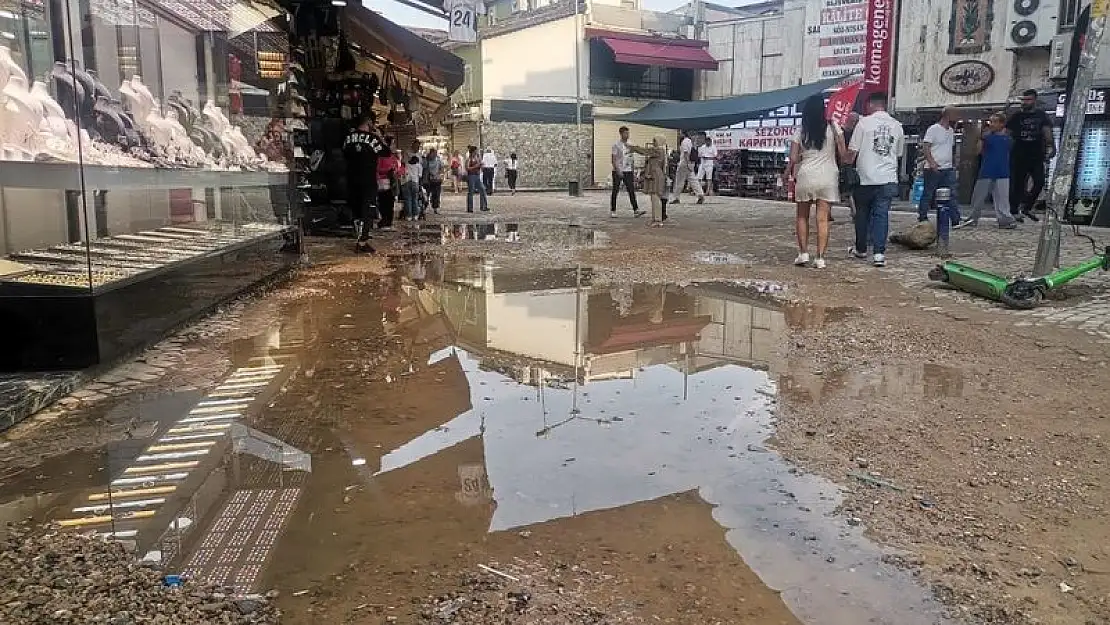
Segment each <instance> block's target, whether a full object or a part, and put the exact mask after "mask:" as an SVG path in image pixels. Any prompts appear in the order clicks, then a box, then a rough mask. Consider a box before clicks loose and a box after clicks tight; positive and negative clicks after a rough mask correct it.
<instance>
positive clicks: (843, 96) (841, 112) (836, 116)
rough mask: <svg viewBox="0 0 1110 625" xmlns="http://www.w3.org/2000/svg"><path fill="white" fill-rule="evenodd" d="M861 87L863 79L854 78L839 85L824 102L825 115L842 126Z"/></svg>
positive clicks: (853, 105) (854, 103)
mask: <svg viewBox="0 0 1110 625" xmlns="http://www.w3.org/2000/svg"><path fill="white" fill-rule="evenodd" d="M862 87H863V80H862V79H860V78H856V79H853V80H849V81H848V82H846V83H844V84H843V85H841V87H840V88H839V89H837V90H836V91H835V92H833V94H832V95H831V96H829V101H828V102H827V103H825V117H827V118H828V119H829V121H831V122H833V123H835V124H836V125H838V126H843V125H844V122H845V121H847V120H848V115H849V114H850V113H851V112H852V108H853V107H855V105H856V98H857V97H859V91H860V89H861V88H862Z"/></svg>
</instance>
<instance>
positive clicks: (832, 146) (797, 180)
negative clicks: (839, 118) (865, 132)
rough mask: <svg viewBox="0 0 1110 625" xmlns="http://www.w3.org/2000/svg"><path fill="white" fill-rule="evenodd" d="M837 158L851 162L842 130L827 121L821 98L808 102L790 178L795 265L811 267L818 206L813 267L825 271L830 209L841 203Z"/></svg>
mask: <svg viewBox="0 0 1110 625" xmlns="http://www.w3.org/2000/svg"><path fill="white" fill-rule="evenodd" d="M837 155H839V156H840V158H841V159H844V160H847V156H848V148H847V146H846V145H845V143H844V134H843V133H842V132H841V131H840V128H838V127H837V126H836V124H833V123H831V122H829V121H828V120H827V119H825V101H824V99H823V98H822V97H821V96H819V95H816V96H813V97H811V98H809V99H808V100H806V102H805V105H804V106H803V108H802V127H801V129H800V130H798V132H797V133H796V134H795V135H794V138H793V139H791V141H790V164H789V165H787V177H793V178H794V201H795V202H796V203H797V211H796V213H795V223H796V228H797V231H796V234H797V237H798V257H797V258H795V259H794V264H795V265H798V266H804V265H808V264H809V263H810V257H809V208H810V206H812V205H813V204H817V258H816V259H814V261H813V266H814V267H816V268H817V269H824V268H825V251H826V250H827V249H828V247H829V208H830V205H831V204H832V203H833V202H838V201H840V193H839V187H840V173H839V168H838V167H837Z"/></svg>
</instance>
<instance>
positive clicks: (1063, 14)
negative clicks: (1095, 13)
mask: <svg viewBox="0 0 1110 625" xmlns="http://www.w3.org/2000/svg"><path fill="white" fill-rule="evenodd" d="M1082 9H1083V3H1082V2H1080V1H1079V0H1060V21H1059V23H1058V26H1059V29H1060V31H1069V30H1072V29H1073V28H1075V23H1076V22H1077V21H1078V20H1079V12H1080V11H1081V10H1082Z"/></svg>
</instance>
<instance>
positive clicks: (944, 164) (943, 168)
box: [917, 106, 961, 227]
mask: <svg viewBox="0 0 1110 625" xmlns="http://www.w3.org/2000/svg"><path fill="white" fill-rule="evenodd" d="M958 118H959V111H957V110H956V109H955V108H954V107H951V106H948V107H945V108H944V110H942V111H941V113H940V119H939V120H937V123H935V124H933V125H932V126H929V128H928V129H927V130H926V131H925V137H924V138H923V139H922V142H921V153H922V155H923V156H924V157H925V170H924V175H923V178H924V183H925V190H924V192H923V193H922V194H921V202H919V203H918V205H917V220H918V221H929V210H930V209H931V208H932V206H933V199H934V198H935V197H936V194H937V189H949V190H951V192H952V194H951V197H952V200H951V204H950V206H951V208H952V211H953V215H952V217H951V219H952V220H953V223H956V224H958V223H960V221H961V219H960V207H959V205H958V204H957V203H956V178H957V176H956V165H955V149H956V129H955V128H953V127H952V126H953V125H954V124H955V123H956V121H957V119H958ZM937 219H940V214H939V213H938V214H937ZM949 225H951V224H949ZM938 227H939V224H938Z"/></svg>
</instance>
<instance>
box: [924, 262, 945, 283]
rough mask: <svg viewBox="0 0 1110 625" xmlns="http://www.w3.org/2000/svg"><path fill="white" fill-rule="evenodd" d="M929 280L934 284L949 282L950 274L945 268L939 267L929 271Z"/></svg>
mask: <svg viewBox="0 0 1110 625" xmlns="http://www.w3.org/2000/svg"><path fill="white" fill-rule="evenodd" d="M929 279H930V280H932V281H933V282H948V272H947V271H945V270H944V267H941V266H940V265H937V266H936V267H933V268H932V269H930V270H929Z"/></svg>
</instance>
